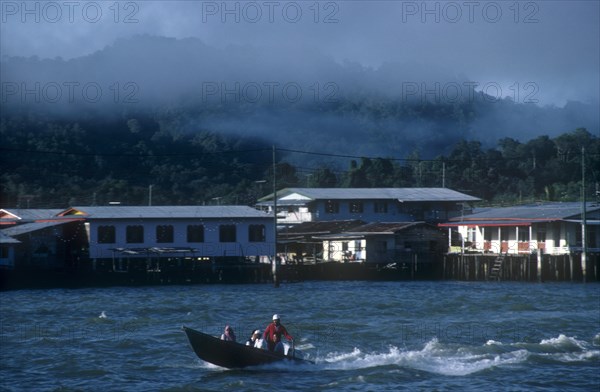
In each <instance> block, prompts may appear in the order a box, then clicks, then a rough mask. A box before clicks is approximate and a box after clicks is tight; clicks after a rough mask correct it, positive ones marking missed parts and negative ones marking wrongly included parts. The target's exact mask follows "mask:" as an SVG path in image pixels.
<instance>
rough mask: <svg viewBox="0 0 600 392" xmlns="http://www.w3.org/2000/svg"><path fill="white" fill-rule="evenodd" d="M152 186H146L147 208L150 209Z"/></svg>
mask: <svg viewBox="0 0 600 392" xmlns="http://www.w3.org/2000/svg"><path fill="white" fill-rule="evenodd" d="M153 186H154V185H149V186H148V206H149V207H151V206H152V187H153Z"/></svg>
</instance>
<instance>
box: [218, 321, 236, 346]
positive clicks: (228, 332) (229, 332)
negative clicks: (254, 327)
mask: <svg viewBox="0 0 600 392" xmlns="http://www.w3.org/2000/svg"><path fill="white" fill-rule="evenodd" d="M221 340H227V341H229V342H235V332H233V328H231V326H229V325H226V326H225V331H224V332H223V334H222V335H221Z"/></svg>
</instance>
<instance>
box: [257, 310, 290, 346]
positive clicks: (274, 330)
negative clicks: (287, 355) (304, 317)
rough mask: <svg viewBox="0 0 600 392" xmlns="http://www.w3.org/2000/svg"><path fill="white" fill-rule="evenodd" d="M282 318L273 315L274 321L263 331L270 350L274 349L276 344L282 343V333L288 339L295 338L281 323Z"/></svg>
mask: <svg viewBox="0 0 600 392" xmlns="http://www.w3.org/2000/svg"><path fill="white" fill-rule="evenodd" d="M280 321H281V320H280V319H279V316H278V315H276V314H274V315H273V322H272V323H271V324H269V325H268V326H267V328H265V332H263V339H264V340H265V341H266V342H267V348H268V349H269V351H274V350H275V346H276V345H278V344H282V343H281V335H283V336H285V338H286V339H287V340H290V341H292V340H294V338H293V337H292V335H290V334H289V333H288V331H287V329H285V327H284V326H283V325H282V324H281V322H280Z"/></svg>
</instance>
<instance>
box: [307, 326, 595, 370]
mask: <svg viewBox="0 0 600 392" xmlns="http://www.w3.org/2000/svg"><path fill="white" fill-rule="evenodd" d="M594 339H596V338H594ZM594 342H595V341H592V342H590V343H588V342H585V341H583V340H579V339H577V338H575V337H568V336H566V335H563V334H560V335H559V336H558V337H557V338H550V339H543V340H541V341H540V342H539V343H510V344H503V343H502V342H497V341H493V340H490V341H488V342H486V343H485V344H484V345H482V346H465V345H456V344H446V343H442V342H440V341H439V340H438V339H437V338H433V339H431V340H430V341H429V342H427V343H426V344H425V346H424V347H423V348H422V349H420V350H401V349H399V348H397V347H394V346H390V347H389V350H388V351H387V352H379V353H378V352H375V353H363V352H362V351H361V350H360V349H358V348H355V349H354V350H353V351H351V352H348V353H330V354H328V355H326V356H325V357H324V358H320V359H317V364H318V365H320V366H321V367H322V368H324V369H327V370H355V369H362V368H371V367H379V366H390V365H393V366H401V367H406V368H412V369H416V370H421V371H427V372H430V373H436V374H441V375H447V376H466V375H469V374H472V373H477V372H481V371H485V370H487V369H491V368H495V367H504V366H513V365H524V366H526V365H527V364H528V363H537V362H540V361H553V362H562V363H569V362H575V361H590V362H591V361H597V360H598V358H600V349H598V345H596V344H595V343H594Z"/></svg>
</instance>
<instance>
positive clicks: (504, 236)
mask: <svg viewBox="0 0 600 392" xmlns="http://www.w3.org/2000/svg"><path fill="white" fill-rule="evenodd" d="M500 240H501V241H505V242H506V241H508V228H507V227H502V228H501V229H500Z"/></svg>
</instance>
